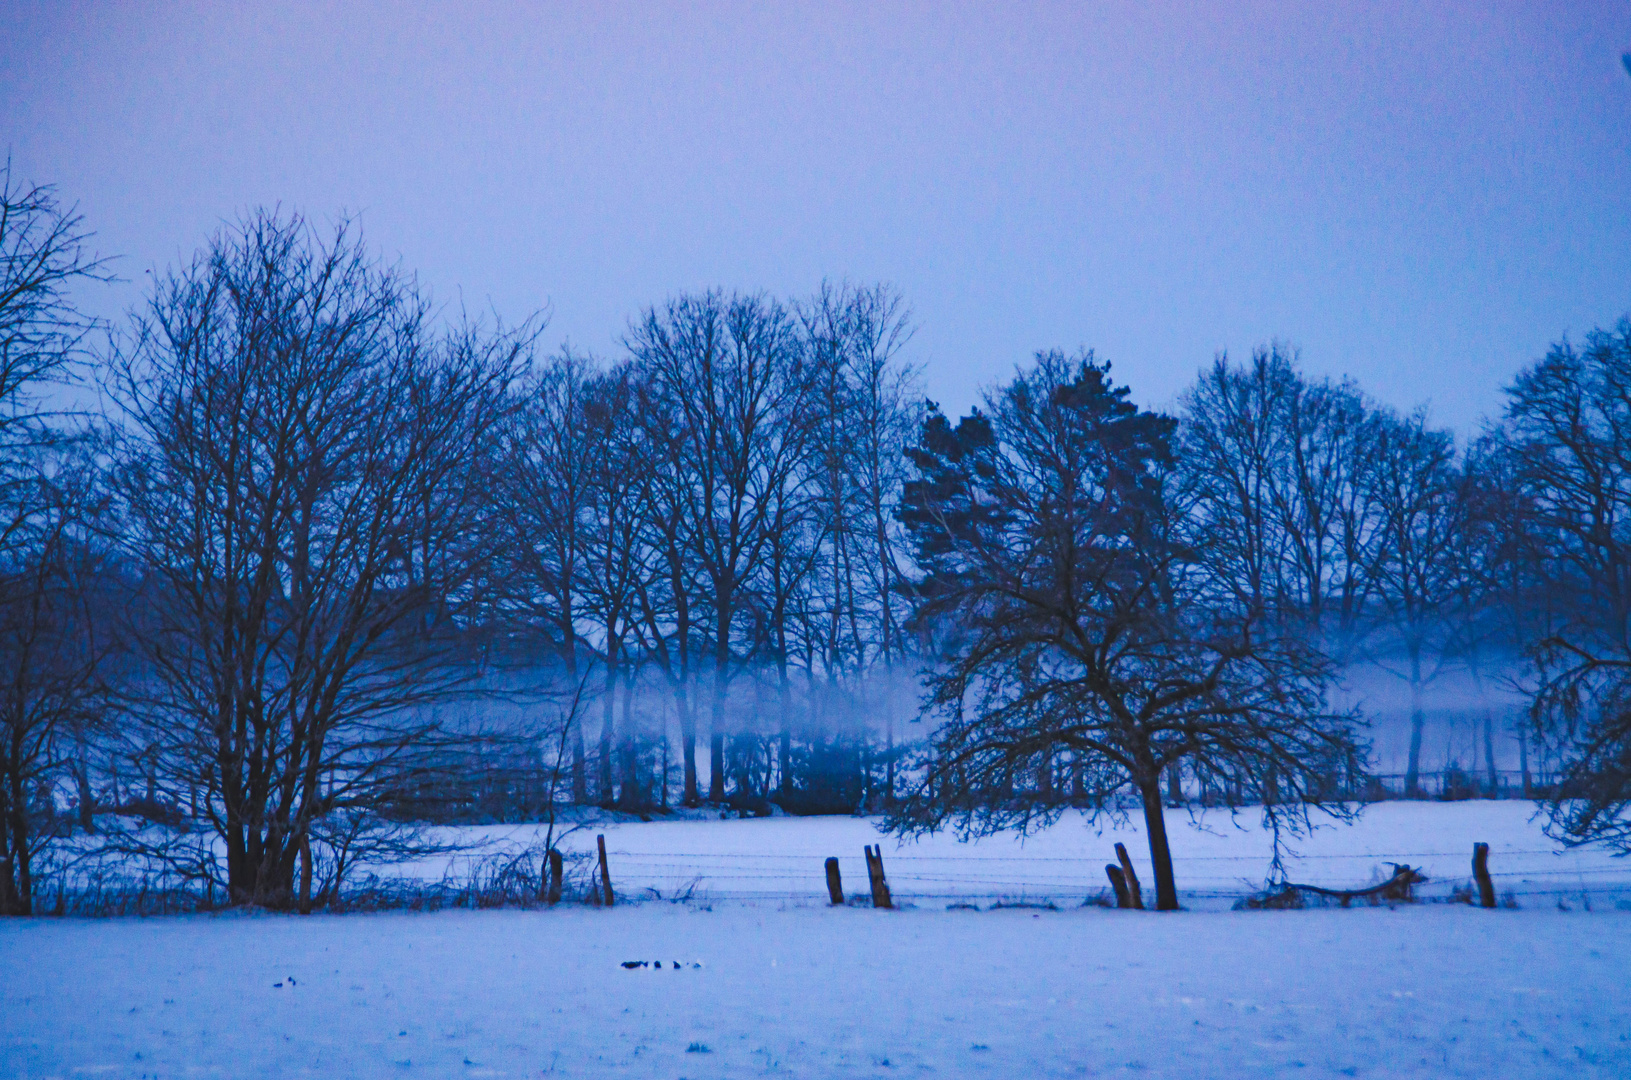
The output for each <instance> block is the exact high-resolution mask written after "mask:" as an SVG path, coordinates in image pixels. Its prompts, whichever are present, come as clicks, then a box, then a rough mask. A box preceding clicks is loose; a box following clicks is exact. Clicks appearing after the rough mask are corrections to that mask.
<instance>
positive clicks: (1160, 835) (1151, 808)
mask: <svg viewBox="0 0 1631 1080" xmlns="http://www.w3.org/2000/svg"><path fill="white" fill-rule="evenodd" d="M1139 795H1140V796H1141V797H1142V798H1143V800H1144V827H1145V828H1146V829H1147V830H1148V831H1149V834H1150V865H1151V867H1152V868H1153V869H1154V870H1155V910H1157V911H1177V910H1178V885H1177V882H1176V881H1175V880H1174V879H1173V876H1172V848H1171V847H1170V846H1169V845H1168V844H1167V815H1166V813H1165V811H1164V809H1163V807H1162V805H1161V774H1160V773H1158V772H1151V773H1150V774H1149V775H1147V776H1145V777H1144V778H1143V780H1141V781H1140V782H1139Z"/></svg>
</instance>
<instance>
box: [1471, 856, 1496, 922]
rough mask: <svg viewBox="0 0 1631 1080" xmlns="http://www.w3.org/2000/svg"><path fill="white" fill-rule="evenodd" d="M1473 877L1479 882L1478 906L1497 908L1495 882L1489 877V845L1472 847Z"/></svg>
mask: <svg viewBox="0 0 1631 1080" xmlns="http://www.w3.org/2000/svg"><path fill="white" fill-rule="evenodd" d="M1472 877H1473V880H1474V881H1476V882H1478V906H1479V907H1488V908H1492V907H1494V906H1495V882H1493V881H1491V880H1490V877H1489V845H1488V844H1474V845H1473V846H1472Z"/></svg>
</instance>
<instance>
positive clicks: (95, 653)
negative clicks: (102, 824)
mask: <svg viewBox="0 0 1631 1080" xmlns="http://www.w3.org/2000/svg"><path fill="white" fill-rule="evenodd" d="M97 480H98V477H97V475H96V472H95V470H94V469H93V468H91V467H90V466H89V464H88V463H87V462H84V461H75V460H71V459H70V460H59V461H58V462H57V463H56V465H55V467H54V468H50V469H47V470H42V473H41V475H40V476H39V477H38V479H37V488H38V490H37V491H35V492H33V493H32V494H31V495H30V496H29V500H30V503H31V505H32V507H33V509H32V512H31V513H30V514H29V515H28V516H27V519H26V524H25V525H24V527H23V528H22V529H20V530H18V531H16V532H14V534H13V538H12V540H13V542H12V543H11V544H10V545H8V547H7V549H6V551H5V554H4V555H3V556H0V914H5V915H29V914H32V913H33V911H34V889H35V881H36V879H35V874H34V864H35V860H36V858H37V857H38V856H39V855H40V854H41V853H42V852H43V851H45V850H46V849H47V848H48V847H49V846H50V845H51V843H52V842H53V841H55V840H57V839H59V838H60V837H61V836H62V835H63V834H64V832H65V829H64V828H63V823H62V822H60V821H58V820H57V811H56V806H55V802H56V787H57V785H58V784H59V783H60V782H61V781H62V780H64V779H66V778H67V777H69V776H71V775H74V773H75V765H76V763H77V762H76V750H77V749H79V746H78V745H77V744H78V743H80V742H81V741H82V740H83V739H84V737H85V736H86V735H87V734H90V733H96V732H99V731H100V730H101V729H102V727H103V725H104V723H105V721H106V718H107V714H108V708H109V701H108V693H107V682H106V680H107V677H108V674H109V668H110V664H109V662H108V657H109V654H110V651H111V649H112V648H113V646H114V641H113V638H112V634H111V627H110V626H109V620H107V619H106V618H104V617H103V613H104V611H105V608H106V607H107V606H108V605H109V604H110V602H117V600H118V599H119V597H118V595H117V584H116V583H117V574H116V573H115V572H114V571H113V570H112V569H111V568H110V567H109V565H108V564H109V560H110V554H109V545H108V544H107V543H105V542H104V541H103V539H102V536H101V531H102V526H103V522H102V520H101V518H102V516H103V513H104V509H105V508H104V507H103V505H102V503H103V497H102V495H101V493H100V491H99V490H98V487H97ZM12 490H13V491H16V490H18V489H17V488H15V487H14V488H13V489H12ZM110 586H112V587H111V588H110ZM79 779H80V780H81V783H80V784H79V798H80V816H81V820H82V821H85V820H88V819H89V815H90V814H91V812H92V809H93V808H92V806H91V805H90V804H89V800H91V799H92V796H91V793H90V790H89V783H88V782H86V781H85V780H84V778H83V776H82V775H81V776H80V777H79Z"/></svg>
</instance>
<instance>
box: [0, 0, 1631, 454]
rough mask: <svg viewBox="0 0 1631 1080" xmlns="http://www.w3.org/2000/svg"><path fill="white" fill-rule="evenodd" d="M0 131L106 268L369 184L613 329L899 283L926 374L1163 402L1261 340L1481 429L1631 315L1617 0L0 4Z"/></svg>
mask: <svg viewBox="0 0 1631 1080" xmlns="http://www.w3.org/2000/svg"><path fill="white" fill-rule="evenodd" d="M3 6H4V9H5V12H4V20H3V29H0V147H3V148H9V151H10V153H11V155H12V158H13V162H14V168H15V169H16V171H18V172H19V173H21V174H22V175H23V176H25V177H27V178H30V179H34V180H40V181H49V182H52V183H55V184H57V185H58V186H59V188H60V190H61V193H62V194H63V196H64V197H65V198H67V199H68V200H70V201H77V202H78V204H79V206H80V209H81V211H82V212H83V214H84V215H85V218H86V220H87V223H88V224H89V225H90V226H91V227H92V228H94V229H95V230H96V232H97V234H98V240H97V244H98V246H99V248H100V249H101V250H103V251H105V252H108V253H113V254H117V255H120V256H122V259H121V261H120V262H119V264H118V269H119V271H120V272H121V274H122V275H123V276H124V277H125V278H126V279H128V280H129V281H130V282H131V284H128V285H125V286H122V287H120V288H118V289H114V290H108V291H106V292H104V293H102V294H99V295H97V296H96V297H93V298H90V299H89V300H88V302H89V303H91V304H93V305H94V306H96V307H97V309H98V310H99V311H104V312H112V311H116V310H119V309H122V308H123V307H125V306H127V305H129V304H131V303H133V302H135V301H136V300H137V299H138V290H139V289H140V288H141V282H142V280H143V278H144V277H145V273H144V271H145V270H146V269H147V268H149V267H162V266H164V265H167V264H169V263H173V262H174V261H176V260H177V259H178V258H180V257H183V256H185V255H188V254H190V253H191V252H192V251H193V250H194V249H195V248H196V247H197V246H198V245H199V244H200V243H201V242H202V241H203V239H204V238H205V237H206V236H207V235H208V234H209V233H210V232H211V231H212V230H214V229H215V228H217V227H218V225H219V224H220V223H221V222H222V221H223V220H228V219H231V218H233V217H235V216H236V215H238V214H239V213H240V212H241V211H243V210H244V209H246V208H248V207H252V206H256V205H261V204H282V205H283V206H285V207H289V208H298V209H300V210H302V211H304V212H305V213H307V214H308V215H310V216H312V217H314V218H318V219H331V218H333V217H334V216H335V215H336V214H338V213H339V212H341V211H349V212H353V213H356V214H358V215H360V217H361V220H362V222H363V225H364V228H365V230H366V233H367V235H368V237H369V238H370V240H371V241H372V243H373V244H374V245H375V246H376V247H378V248H379V249H380V250H381V251H383V252H385V253H386V254H388V255H390V256H391V257H393V258H396V257H400V258H401V260H402V261H403V262H404V263H405V264H406V265H407V266H408V267H410V268H412V269H414V270H416V271H417V272H418V273H419V274H420V277H421V279H422V280H424V281H425V282H427V283H428V284H430V285H431V286H432V287H433V288H434V290H435V293H436V295H437V296H438V298H440V299H442V300H447V301H457V300H459V299H460V298H462V299H463V301H464V303H465V304H466V305H467V306H471V307H487V306H491V307H493V308H495V309H496V310H497V311H498V312H500V313H501V314H502V315H503V316H504V317H505V318H507V319H510V320H518V319H520V318H523V317H525V316H526V315H527V314H529V313H531V312H532V311H534V310H536V309H538V308H542V307H547V308H548V309H549V311H550V312H551V324H550V331H549V335H548V340H549V341H550V342H551V343H558V342H559V341H561V340H562V339H563V338H566V339H570V340H571V341H572V343H573V344H574V345H577V346H580V347H582V348H585V349H588V350H591V351H594V352H596V353H599V354H602V355H607V356H613V355H616V352H617V348H618V344H617V343H618V340H619V337H620V335H621V333H622V332H623V330H624V328H625V326H626V325H627V322H628V319H629V317H630V316H631V315H633V314H634V313H636V312H637V311H638V309H639V308H640V307H641V306H642V305H644V304H647V303H651V302H653V301H657V300H661V299H662V298H664V297H665V296H668V295H670V294H672V293H674V292H676V291H680V290H688V289H700V288H705V287H708V286H711V285H722V286H725V287H729V288H741V289H758V288H763V289H768V290H771V291H773V292H776V293H781V294H799V293H804V292H807V291H809V290H811V289H813V288H814V287H815V286H816V285H817V284H818V283H819V282H820V281H821V279H822V278H823V277H833V278H841V277H849V278H852V279H856V280H860V281H874V280H883V281H888V282H890V283H893V284H894V285H895V286H897V287H898V288H899V289H900V290H901V291H902V293H903V294H904V295H905V296H906V298H907V300H908V301H909V303H910V304H911V306H912V308H913V310H914V312H915V316H916V322H917V324H918V326H919V328H920V329H919V332H918V334H917V336H916V338H915V339H914V341H913V342H912V345H911V355H912V358H913V359H914V360H915V361H917V362H918V363H920V364H922V365H923V367H924V369H925V381H926V383H927V387H928V390H929V393H930V396H932V397H935V398H937V399H938V400H940V401H941V402H942V404H943V405H944V406H945V407H946V408H947V409H948V410H961V409H964V408H966V407H967V406H968V405H969V404H970V403H971V402H972V401H973V400H974V396H975V394H976V392H977V391H978V389H979V388H980V387H982V386H985V385H989V384H990V383H992V382H993V381H995V380H997V379H1000V378H1002V377H1004V376H1005V375H1006V374H1007V373H1008V372H1010V371H1011V370H1012V368H1013V366H1014V365H1015V364H1016V363H1017V362H1020V361H1022V360H1024V359H1025V358H1026V357H1027V356H1029V354H1030V353H1031V352H1032V351H1034V350H1036V349H1038V348H1044V347H1049V346H1058V347H1063V348H1067V349H1069V348H1075V347H1078V346H1084V345H1086V346H1092V347H1094V348H1096V349H1097V350H1098V352H1099V354H1100V355H1101V356H1102V357H1106V358H1108V359H1110V360H1112V361H1113V362H1114V364H1115V370H1116V373H1117V375H1118V376H1119V377H1120V378H1122V379H1124V380H1126V381H1127V382H1129V383H1130V384H1131V385H1132V386H1133V389H1134V392H1135V396H1136V397H1137V398H1139V399H1140V400H1141V401H1144V402H1146V403H1150V404H1155V405H1166V404H1170V403H1171V402H1172V401H1173V399H1174V398H1175V396H1176V395H1177V394H1178V392H1179V391H1180V390H1181V389H1182V388H1183V387H1184V386H1185V385H1186V384H1187V383H1188V382H1189V381H1190V380H1191V379H1192V378H1193V377H1194V374H1195V372H1196V370H1197V369H1198V368H1199V367H1200V366H1201V365H1203V364H1204V363H1206V362H1207V361H1208V360H1209V359H1210V358H1211V356H1212V355H1213V354H1214V353H1215V352H1216V351H1217V350H1220V349H1228V350H1229V351H1230V352H1231V353H1232V354H1235V355H1240V356H1244V355H1246V354H1247V353H1249V351H1250V350H1251V348H1252V347H1253V346H1254V345H1257V344H1261V343H1264V342H1266V341H1268V340H1270V339H1274V338H1277V339H1280V340H1283V341H1286V342H1289V343H1292V344H1294V345H1297V346H1299V347H1300V348H1301V349H1302V355H1303V359H1304V363H1305V366H1306V367H1307V368H1308V369H1309V370H1310V371H1312V372H1314V373H1316V374H1333V375H1342V374H1347V375H1352V376H1353V377H1355V378H1356V379H1357V380H1359V382H1360V383H1361V385H1362V386H1363V387H1364V388H1365V389H1367V390H1369V391H1370V392H1371V393H1373V394H1374V395H1376V396H1377V397H1379V398H1381V399H1382V400H1384V401H1387V402H1389V403H1391V404H1394V405H1397V406H1400V407H1410V406H1413V405H1416V404H1419V403H1423V402H1430V403H1431V408H1432V413H1433V415H1434V417H1435V418H1436V419H1438V420H1440V421H1441V422H1443V423H1447V424H1452V425H1455V426H1456V427H1458V428H1461V429H1462V430H1463V431H1466V430H1468V429H1470V428H1471V426H1472V425H1474V424H1475V423H1476V422H1477V420H1478V418H1479V417H1481V416H1483V415H1485V414H1488V413H1491V412H1492V411H1494V410H1496V409H1498V408H1499V403H1500V388H1501V385H1502V384H1503V383H1504V382H1505V381H1506V380H1508V379H1509V378H1510V377H1511V376H1512V374H1513V373H1514V372H1516V371H1517V369H1518V368H1519V367H1520V366H1521V365H1522V364H1524V363H1525V362H1527V361H1528V360H1530V359H1532V358H1534V357H1536V356H1537V355H1539V354H1540V353H1542V352H1544V350H1545V348H1546V346H1547V345H1548V343H1549V342H1551V341H1553V340H1556V339H1557V338H1559V337H1560V336H1561V335H1563V334H1565V333H1567V334H1570V335H1573V336H1574V337H1576V338H1578V337H1579V336H1580V335H1581V334H1583V332H1584V331H1586V330H1588V329H1590V328H1591V327H1592V326H1596V325H1603V324H1609V323H1612V322H1613V321H1614V320H1616V319H1618V318H1619V317H1620V316H1621V315H1623V314H1625V313H1627V312H1628V311H1631V76H1628V74H1627V71H1626V69H1625V67H1624V66H1623V64H1622V62H1621V59H1620V57H1621V54H1622V53H1624V52H1626V51H1627V50H1631V4H1626V3H1623V2H1613V3H1610V2H1604V3H1599V4H1564V3H1534V2H1532V0H1531V2H1522V3H1510V4H1503V5H1492V4H1478V5H1473V4H1450V3H1444V4H1430V5H1429V4H1421V3H1401V4H1357V3H1338V2H1333V0H1323V2H1320V3H1311V4H1305V5H1297V4H1262V3H1229V4H1224V3H1210V4H1203V5H1195V6H1193V7H1186V6H1182V5H1170V4H1169V5H1163V4H1153V5H1151V4H1143V3H1136V4H1135V3H1128V4H1099V3H1085V2H1084V3H1078V4H1069V5H1044V4H1041V3H1029V4H1017V5H1012V6H1000V7H999V6H983V5H982V6H970V5H947V4H924V5H918V6H904V5H889V4H880V3H865V4H856V5H853V6H849V5H841V4H838V3H833V2H826V3H820V4H809V5H795V4H791V3H767V4H755V5H712V4H703V3H694V2H693V3H684V4H663V5H659V4H648V5H627V6H624V5H611V4H604V3H578V4H572V5H564V4H563V5H554V4H543V3H528V4H519V3H518V4H488V5H481V4H475V3H458V4H447V5H416V4H410V3H388V4H384V3H382V4H378V5H369V4H364V3H359V2H348V3H344V4H339V3H336V4H332V5H294V4H270V3H268V4H221V3H210V4H201V5H185V4H163V5H159V4H153V5H141V4H135V3H123V4H117V5H114V4H100V5H99V4H85V5H78V4H70V3H62V2H47V3H40V4H18V3H14V2H10V0H5V2H4V3H3Z"/></svg>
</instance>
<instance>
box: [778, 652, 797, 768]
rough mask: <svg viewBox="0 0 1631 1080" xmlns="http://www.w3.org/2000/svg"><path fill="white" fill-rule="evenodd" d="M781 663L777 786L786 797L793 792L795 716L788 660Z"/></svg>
mask: <svg viewBox="0 0 1631 1080" xmlns="http://www.w3.org/2000/svg"><path fill="white" fill-rule="evenodd" d="M780 663H781V673H780V674H781V681H780V682H779V683H778V684H777V686H776V695H777V696H776V709H777V712H778V713H779V714H780V715H779V716H778V720H779V721H780V724H779V727H780V729H781V738H780V740H779V743H778V745H777V754H776V786H777V788H778V790H780V791H781V793H782V794H783V795H786V794H789V793H790V792H791V791H792V790H793V716H792V708H791V707H790V704H789V702H788V697H789V696H790V695H789V687H788V685H787V658H786V657H785V656H783V657H782V658H781V661H780Z"/></svg>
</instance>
